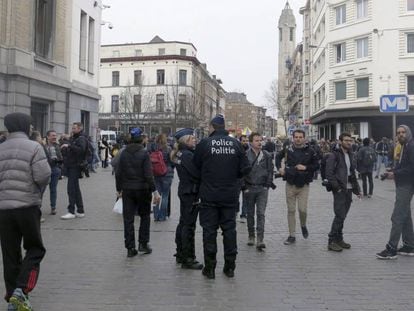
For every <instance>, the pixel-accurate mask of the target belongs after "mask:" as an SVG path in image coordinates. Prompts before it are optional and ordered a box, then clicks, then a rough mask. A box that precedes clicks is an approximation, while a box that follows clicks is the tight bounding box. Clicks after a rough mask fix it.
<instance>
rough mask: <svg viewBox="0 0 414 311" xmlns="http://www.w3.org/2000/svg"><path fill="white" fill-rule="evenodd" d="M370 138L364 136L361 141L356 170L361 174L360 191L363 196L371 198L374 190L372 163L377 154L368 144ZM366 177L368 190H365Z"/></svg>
mask: <svg viewBox="0 0 414 311" xmlns="http://www.w3.org/2000/svg"><path fill="white" fill-rule="evenodd" d="M369 143H370V139H369V138H364V140H363V141H362V144H363V147H361V148H360V149H359V151H358V154H357V171H358V172H359V173H360V174H361V178H362V191H363V194H364V197H368V198H371V197H372V192H373V191H374V182H373V180H372V172H373V170H374V164H375V161H376V160H377V155H376V153H375V150H374V148H372V147H371V146H370V145H369ZM367 179H368V182H369V191H368V192H367Z"/></svg>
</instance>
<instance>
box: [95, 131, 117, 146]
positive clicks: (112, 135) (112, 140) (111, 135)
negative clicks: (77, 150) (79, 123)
mask: <svg viewBox="0 0 414 311" xmlns="http://www.w3.org/2000/svg"><path fill="white" fill-rule="evenodd" d="M104 137H105V138H106V141H107V142H108V144H111V145H114V144H116V132H115V131H102V130H101V131H100V133H99V138H100V140H102V138H104Z"/></svg>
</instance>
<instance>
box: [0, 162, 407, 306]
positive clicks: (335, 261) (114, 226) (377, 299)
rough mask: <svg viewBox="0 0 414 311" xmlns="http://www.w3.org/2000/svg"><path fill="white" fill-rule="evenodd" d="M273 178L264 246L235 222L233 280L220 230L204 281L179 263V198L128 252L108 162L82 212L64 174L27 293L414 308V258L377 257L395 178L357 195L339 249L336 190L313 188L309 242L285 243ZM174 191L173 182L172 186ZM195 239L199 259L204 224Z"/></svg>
mask: <svg viewBox="0 0 414 311" xmlns="http://www.w3.org/2000/svg"><path fill="white" fill-rule="evenodd" d="M277 185H278V188H277V189H276V190H275V191H271V193H270V200H269V204H268V209H267V219H266V233H265V242H266V245H267V248H266V251H265V252H260V253H259V252H257V251H256V249H255V248H254V247H249V246H247V245H246V242H247V228H246V224H242V223H238V246H239V256H238V258H237V269H236V276H235V278H234V279H228V278H227V277H225V276H224V275H223V273H222V272H221V270H222V267H223V258H222V247H221V245H222V244H221V235H219V243H218V245H219V249H220V251H219V254H218V267H217V270H216V279H215V280H206V279H204V277H203V276H202V275H201V273H200V271H188V270H181V268H180V267H179V266H178V265H176V264H175V260H174V257H173V254H174V252H175V244H174V231H175V226H176V224H177V219H178V202H177V198H176V196H174V197H173V207H172V215H171V218H170V219H169V220H168V221H166V222H157V223H154V222H152V223H151V244H152V247H153V250H154V251H153V253H152V254H151V255H141V256H137V257H134V258H127V257H126V250H125V249H124V246H123V225H122V218H121V216H120V215H116V214H114V213H113V212H112V206H113V202H114V193H115V191H114V180H113V177H112V176H111V172H110V169H104V170H103V169H100V171H99V173H98V174H93V175H92V176H91V178H89V179H83V180H81V187H82V189H83V195H84V202H85V209H86V217H85V218H84V219H75V220H66V221H63V220H60V219H59V215H62V214H63V213H66V204H67V196H66V191H65V189H66V181H65V180H62V181H61V182H60V183H59V197H58V212H59V213H58V214H59V215H58V216H51V215H49V214H48V213H49V205H48V193H46V194H45V198H46V200H45V201H44V203H45V204H44V207H43V211H44V217H45V218H46V221H45V223H44V224H43V230H42V231H43V238H44V243H45V245H46V248H47V254H46V257H45V259H44V261H43V262H42V265H41V272H40V279H39V282H38V285H37V287H36V289H35V290H34V292H33V293H32V295H31V300H32V303H33V305H34V307H35V310H37V311H40V310H41V311H71V310H73V311H80V310H82V311H83V310H140V311H141V310H143V311H147V310H148V311H150V310H153V311H162V310H165V311H174V310H180V311H181V310H182V311H186V310H200V311H210V310H222V311H226V310H238V311H239V310H240V311H244V310H257V311H265V310H266V311H267V310H269V311H270V310H272V311H273V310H310V311H311V310H312V311H313V310H414V295H413V291H414V258H405V257H400V258H399V259H398V260H395V261H386V262H384V261H380V260H377V259H376V258H375V253H376V252H378V251H381V250H382V249H383V248H384V246H385V243H386V241H387V238H388V234H389V230H390V216H391V212H392V208H393V201H394V186H393V183H392V181H384V182H381V181H379V180H377V179H376V180H375V190H374V196H373V198H372V199H363V200H361V201H359V200H358V199H355V200H354V202H353V204H352V207H351V211H350V214H349V216H348V219H347V220H346V223H345V230H344V234H345V239H346V241H348V242H350V243H351V244H352V248H351V249H350V250H344V251H343V252H342V253H332V252H328V251H327V249H326V246H327V232H328V231H329V229H330V224H331V221H332V217H333V211H332V196H331V194H330V193H327V192H326V191H325V190H324V188H323V187H322V186H321V185H320V181H319V180H318V181H316V182H314V183H313V184H312V186H311V192H310V202H309V213H308V215H309V216H308V227H309V231H310V236H309V239H307V240H304V239H302V237H301V236H300V235H297V242H296V244H295V245H292V246H285V245H283V241H284V239H286V237H287V221H286V205H285V195H284V183H283V181H281V180H277ZM176 188H177V182H176V180H175V181H174V184H173V193H176ZM136 223H137V221H136ZM196 243H197V244H196V248H197V256H198V258H199V259H202V258H203V256H202V251H201V250H202V248H201V230H200V228H198V230H197V241H196ZM1 284H2V285H1V286H2V288H1V290H3V291H4V284H3V282H1ZM4 309H5V307H4Z"/></svg>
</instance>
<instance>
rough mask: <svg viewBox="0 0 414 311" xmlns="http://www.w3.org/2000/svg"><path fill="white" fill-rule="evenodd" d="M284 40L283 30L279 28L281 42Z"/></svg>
mask: <svg viewBox="0 0 414 311" xmlns="http://www.w3.org/2000/svg"><path fill="white" fill-rule="evenodd" d="M282 39H283V30H282V28H279V41H282Z"/></svg>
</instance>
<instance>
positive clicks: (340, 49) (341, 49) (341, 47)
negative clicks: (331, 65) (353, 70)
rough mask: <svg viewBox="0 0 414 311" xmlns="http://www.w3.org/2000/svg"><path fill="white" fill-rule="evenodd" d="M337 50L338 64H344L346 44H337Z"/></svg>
mask: <svg viewBox="0 0 414 311" xmlns="http://www.w3.org/2000/svg"><path fill="white" fill-rule="evenodd" d="M335 50H336V62H337V63H342V62H344V61H346V50H345V43H340V44H336V45H335Z"/></svg>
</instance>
